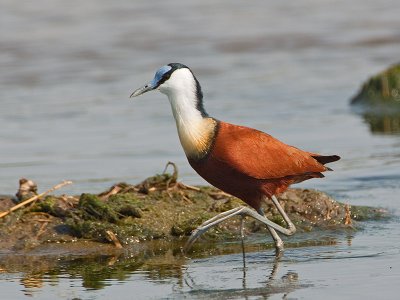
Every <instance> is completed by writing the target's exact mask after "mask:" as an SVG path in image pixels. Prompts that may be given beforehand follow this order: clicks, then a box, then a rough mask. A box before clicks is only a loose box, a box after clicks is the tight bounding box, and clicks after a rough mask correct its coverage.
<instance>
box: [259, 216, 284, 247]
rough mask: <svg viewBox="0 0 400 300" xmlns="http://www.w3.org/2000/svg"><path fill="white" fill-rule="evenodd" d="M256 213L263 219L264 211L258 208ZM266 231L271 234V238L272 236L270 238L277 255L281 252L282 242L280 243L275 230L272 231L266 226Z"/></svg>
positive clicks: (280, 240)
mask: <svg viewBox="0 0 400 300" xmlns="http://www.w3.org/2000/svg"><path fill="white" fill-rule="evenodd" d="M257 212H258V213H259V214H260V215H262V216H263V217H265V214H264V211H263V209H262V208H259V209H258V210H257ZM267 229H268V231H269V233H270V234H271V236H272V238H273V240H274V242H275V249H276V252H277V253H279V252H281V251H283V241H282V239H281V237H280V236H279V235H278V233H276V231H275V229H273V228H271V227H269V226H267Z"/></svg>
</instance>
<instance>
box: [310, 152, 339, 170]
mask: <svg viewBox="0 0 400 300" xmlns="http://www.w3.org/2000/svg"><path fill="white" fill-rule="evenodd" d="M312 157H313V158H314V159H315V160H316V161H317V162H319V163H320V164H322V165H325V164H328V163H331V162H334V161H337V160H339V159H340V156H339V155H312ZM326 168H327V169H328V170H329V171H332V169H330V168H328V167H326Z"/></svg>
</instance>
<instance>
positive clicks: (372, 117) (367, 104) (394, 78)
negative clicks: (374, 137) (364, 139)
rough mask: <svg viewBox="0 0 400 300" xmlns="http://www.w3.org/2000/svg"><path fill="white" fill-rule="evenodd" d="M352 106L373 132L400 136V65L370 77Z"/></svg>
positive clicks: (352, 102)
mask: <svg viewBox="0 0 400 300" xmlns="http://www.w3.org/2000/svg"><path fill="white" fill-rule="evenodd" d="M351 104H352V106H353V110H354V111H355V112H356V113H358V114H360V115H362V116H363V118H364V120H365V122H366V123H367V124H369V126H370V130H371V132H373V133H378V134H382V133H383V134H396V135H397V134H400V64H395V65H393V66H390V67H389V68H387V69H386V70H384V71H382V72H380V73H378V74H376V75H374V76H372V77H370V78H369V79H368V80H367V81H366V82H365V83H364V84H363V85H362V87H361V89H360V90H359V92H358V93H357V94H356V95H355V96H354V97H353V98H352V99H351Z"/></svg>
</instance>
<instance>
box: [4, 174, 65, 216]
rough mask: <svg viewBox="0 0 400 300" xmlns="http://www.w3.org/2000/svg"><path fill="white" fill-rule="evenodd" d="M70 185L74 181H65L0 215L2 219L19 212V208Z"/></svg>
mask: <svg viewBox="0 0 400 300" xmlns="http://www.w3.org/2000/svg"><path fill="white" fill-rule="evenodd" d="M69 184H72V181H63V182H61V183H59V184H57V185H55V186H53V187H52V188H51V189H49V190H47V191H45V192H43V193H41V194H39V195H36V196H33V197H32V198H29V199H28V200H25V201H23V202H21V203H18V204H17V205H15V206H13V207H11V208H10V209H9V210H7V211H4V212H2V213H0V218H2V217H4V216H6V215H8V214H9V213H10V212H13V211H14V210H17V209H18V208H20V207H22V206H25V205H27V204H29V203H31V202H33V201H36V200H37V199H39V198H41V197H43V196H44V195H47V194H48V193H51V192H53V191H55V190H58V189H59V188H62V187H63V186H65V185H69Z"/></svg>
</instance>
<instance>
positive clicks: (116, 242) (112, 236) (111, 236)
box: [106, 230, 123, 249]
mask: <svg viewBox="0 0 400 300" xmlns="http://www.w3.org/2000/svg"><path fill="white" fill-rule="evenodd" d="M106 233H107V236H108V238H109V239H110V240H111V241H112V242H113V243H114V246H115V247H117V248H118V249H122V248H123V247H122V245H121V242H120V241H119V240H118V238H117V236H116V235H115V233H114V232H112V231H111V230H106Z"/></svg>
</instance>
